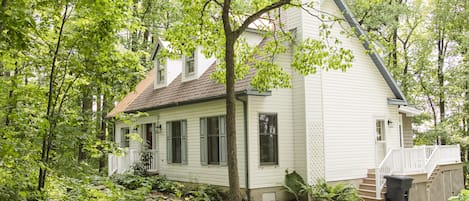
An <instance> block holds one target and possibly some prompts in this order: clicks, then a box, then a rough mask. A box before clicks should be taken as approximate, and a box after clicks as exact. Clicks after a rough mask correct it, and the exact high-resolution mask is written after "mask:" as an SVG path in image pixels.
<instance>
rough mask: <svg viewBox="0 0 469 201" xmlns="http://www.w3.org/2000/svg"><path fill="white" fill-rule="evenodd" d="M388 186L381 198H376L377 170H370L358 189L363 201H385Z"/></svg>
mask: <svg viewBox="0 0 469 201" xmlns="http://www.w3.org/2000/svg"><path fill="white" fill-rule="evenodd" d="M385 192H386V186H385V187H384V189H383V192H381V198H376V177H375V169H368V174H367V177H366V178H364V179H363V181H362V183H361V184H360V186H359V187H358V195H359V196H360V198H361V199H362V200H363V201H378V200H379V201H384V193H385Z"/></svg>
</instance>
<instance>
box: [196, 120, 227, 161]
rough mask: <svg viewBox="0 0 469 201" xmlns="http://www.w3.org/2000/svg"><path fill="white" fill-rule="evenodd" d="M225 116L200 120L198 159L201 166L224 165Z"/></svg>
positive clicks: (225, 156)
mask: <svg viewBox="0 0 469 201" xmlns="http://www.w3.org/2000/svg"><path fill="white" fill-rule="evenodd" d="M225 131H226V126H225V116H216V117H205V118H201V119H200V149H201V151H200V153H201V154H200V155H201V156H200V159H201V162H202V164H204V165H207V164H210V165H219V164H221V165H225V164H226V158H227V151H226V132H225Z"/></svg>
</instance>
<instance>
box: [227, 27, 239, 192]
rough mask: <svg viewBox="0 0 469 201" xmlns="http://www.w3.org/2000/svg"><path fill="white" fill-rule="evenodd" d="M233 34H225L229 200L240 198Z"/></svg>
mask: <svg viewBox="0 0 469 201" xmlns="http://www.w3.org/2000/svg"><path fill="white" fill-rule="evenodd" d="M235 40H236V38H235V37H234V36H233V34H226V42H225V44H226V46H225V47H226V49H225V62H226V127H227V134H228V135H227V145H228V146H227V150H228V175H229V184H230V200H233V201H239V200H241V191H240V189H239V174H238V159H237V150H236V97H235V69H234V43H235Z"/></svg>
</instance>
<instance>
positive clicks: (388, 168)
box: [375, 145, 461, 198]
mask: <svg viewBox="0 0 469 201" xmlns="http://www.w3.org/2000/svg"><path fill="white" fill-rule="evenodd" d="M459 153H460V147H459V145H443V146H441V145H440V146H419V147H414V148H395V149H391V150H389V151H388V153H387V154H386V156H385V157H384V159H383V161H381V163H380V164H379V166H378V167H377V168H376V170H375V180H376V198H381V192H382V189H383V188H384V184H385V179H384V176H386V175H392V174H395V173H416V172H423V173H427V177H430V176H431V174H432V172H433V171H434V169H435V168H436V166H437V165H438V164H444V163H454V162H461V159H460V155H459Z"/></svg>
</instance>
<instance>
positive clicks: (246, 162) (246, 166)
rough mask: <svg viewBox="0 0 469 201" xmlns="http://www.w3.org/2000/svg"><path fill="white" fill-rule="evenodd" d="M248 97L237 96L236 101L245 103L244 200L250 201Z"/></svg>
mask: <svg viewBox="0 0 469 201" xmlns="http://www.w3.org/2000/svg"><path fill="white" fill-rule="evenodd" d="M247 99H248V96H244V98H241V97H240V96H236V100H238V101H241V102H243V114H244V172H245V174H244V181H245V189H246V198H245V199H244V200H246V201H249V200H250V199H251V190H250V189H249V144H248V101H247Z"/></svg>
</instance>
